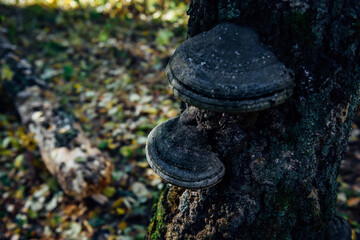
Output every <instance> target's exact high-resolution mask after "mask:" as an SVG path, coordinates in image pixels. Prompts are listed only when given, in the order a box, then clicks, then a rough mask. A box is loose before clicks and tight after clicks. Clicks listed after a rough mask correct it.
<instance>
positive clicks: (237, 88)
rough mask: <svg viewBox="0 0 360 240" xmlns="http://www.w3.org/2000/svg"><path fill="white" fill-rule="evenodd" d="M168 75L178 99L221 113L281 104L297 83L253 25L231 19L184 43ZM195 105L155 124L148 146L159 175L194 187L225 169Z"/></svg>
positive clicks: (202, 185)
mask: <svg viewBox="0 0 360 240" xmlns="http://www.w3.org/2000/svg"><path fill="white" fill-rule="evenodd" d="M166 76H167V79H168V82H169V86H170V88H171V90H172V91H173V92H174V94H175V96H177V97H178V98H179V99H180V100H182V101H184V102H185V103H187V104H189V105H190V106H195V107H197V108H200V109H204V110H208V111H213V112H221V113H226V112H232V113H241V112H256V111H260V110H264V109H268V108H270V107H273V106H276V105H279V104H281V103H283V102H284V101H285V100H287V99H288V98H289V97H290V96H291V95H292V93H293V87H294V85H295V84H294V81H293V78H292V76H291V71H290V70H289V69H287V68H286V67H285V66H284V64H283V63H281V62H279V61H278V59H277V58H276V57H275V55H274V54H273V53H272V52H271V51H270V50H268V49H267V48H266V47H265V46H264V45H263V44H262V43H261V42H260V40H259V36H258V35H257V34H256V33H255V32H254V31H253V30H251V29H250V28H247V27H241V26H238V25H235V24H231V23H221V24H219V25H217V26H216V27H214V28H213V29H211V30H210V31H208V32H203V33H201V34H199V35H197V36H195V37H193V38H190V39H188V40H186V41H185V42H183V43H182V44H181V45H180V46H179V47H178V48H177V49H176V51H175V53H174V55H173V56H172V58H171V59H170V61H169V64H168V65H167V67H166ZM195 107H190V108H187V109H186V110H185V111H184V112H183V113H182V114H181V116H180V117H176V118H173V119H170V120H168V121H166V122H164V123H162V124H160V125H158V126H157V127H156V128H154V129H153V130H152V132H151V133H150V135H149V137H148V141H147V146H146V154H147V160H148V162H149V164H150V166H151V167H152V168H153V169H154V171H155V172H156V173H157V174H159V175H160V177H162V178H163V179H164V180H166V181H167V182H169V183H171V184H174V185H177V186H180V187H184V188H190V189H196V188H205V187H209V186H212V185H214V184H216V183H217V182H219V181H220V180H221V178H222V177H223V175H224V172H225V171H224V165H223V163H222V162H221V160H220V159H219V158H218V156H217V154H216V151H215V150H214V149H212V147H211V146H210V143H209V141H208V138H207V135H206V131H205V132H204V131H202V130H201V128H199V127H197V123H196V119H195V114H193V113H192V112H194V111H196V110H194V109H196V108H195ZM199 129H200V130H199Z"/></svg>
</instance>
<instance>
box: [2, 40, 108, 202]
mask: <svg viewBox="0 0 360 240" xmlns="http://www.w3.org/2000/svg"><path fill="white" fill-rule="evenodd" d="M15 51H16V47H15V46H13V45H11V44H9V43H8V42H7V40H6V38H5V37H4V36H2V35H1V34H0V64H2V66H6V67H3V69H6V68H7V69H9V70H10V72H11V73H10V74H9V73H8V74H4V73H3V75H2V74H1V72H0V79H2V81H3V82H2V86H1V87H2V88H3V89H4V90H5V91H6V93H7V94H8V95H9V96H10V97H11V98H12V100H13V101H14V103H15V107H16V110H17V112H18V113H19V115H20V117H21V120H22V122H23V124H24V125H25V126H27V127H28V129H29V131H30V132H31V133H33V134H34V138H35V140H36V142H37V145H38V147H39V150H40V154H41V157H42V160H43V161H44V163H45V165H46V167H47V169H48V170H49V172H50V173H51V174H52V175H54V176H55V177H56V179H57V181H58V183H59V185H60V186H61V188H62V189H63V190H64V192H65V193H66V194H68V195H69V196H72V197H74V198H76V199H83V198H86V197H89V196H93V198H94V199H95V200H96V201H99V202H103V201H105V199H104V196H103V197H101V196H99V195H97V196H94V195H96V194H98V193H100V192H101V191H102V190H103V189H104V188H105V187H106V186H107V185H108V184H109V183H110V180H111V173H112V164H111V161H110V159H109V157H107V156H106V154H104V153H102V152H101V151H100V150H99V149H98V148H96V147H94V146H93V145H92V144H91V142H90V140H89V139H88V138H87V137H86V136H85V134H84V133H83V131H82V129H81V126H80V124H79V123H78V122H77V121H76V119H75V117H74V116H72V115H71V114H69V113H67V112H66V111H64V110H63V109H61V107H60V106H59V103H58V101H57V96H56V94H55V93H54V92H52V91H50V90H49V89H46V85H45V84H44V83H43V82H42V81H40V80H39V79H38V78H37V77H36V76H35V75H34V74H33V72H32V68H31V65H30V64H29V63H27V62H26V61H25V60H24V59H21V58H20V57H18V56H17V54H16V52H15ZM0 69H1V68H0Z"/></svg>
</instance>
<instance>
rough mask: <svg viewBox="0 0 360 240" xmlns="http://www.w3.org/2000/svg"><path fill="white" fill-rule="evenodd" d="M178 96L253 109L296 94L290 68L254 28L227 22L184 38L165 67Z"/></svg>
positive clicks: (203, 104) (204, 104) (210, 106)
mask: <svg viewBox="0 0 360 240" xmlns="http://www.w3.org/2000/svg"><path fill="white" fill-rule="evenodd" d="M166 76H167V79H168V81H169V86H170V88H171V89H172V91H173V92H174V94H175V95H176V96H177V97H178V98H180V99H181V100H182V101H184V102H186V103H188V104H190V105H194V106H196V107H199V108H202V109H207V110H211V111H218V112H252V111H259V110H263V109H267V108H270V107H271V106H274V105H278V104H281V103H283V102H284V101H285V100H286V99H288V98H289V97H290V96H291V95H292V92H293V91H292V89H293V87H294V81H293V79H292V76H291V71H290V70H288V69H287V68H286V67H285V66H284V64H283V63H281V62H279V61H278V59H277V58H276V57H275V55H274V54H273V53H272V52H271V51H270V50H268V49H267V48H266V47H265V46H264V45H263V44H261V42H260V40H259V36H258V35H257V34H256V33H255V32H254V31H253V30H251V29H250V28H247V27H241V26H238V25H235V24H231V23H222V24H219V25H217V26H216V27H214V28H213V29H211V30H210V31H208V32H203V33H200V34H198V35H197V36H195V37H193V38H190V39H188V40H186V41H185V42H183V43H182V44H181V45H180V46H179V47H178V48H177V49H176V51H175V53H174V55H173V56H172V58H171V59H170V61H169V64H168V65H167V67H166Z"/></svg>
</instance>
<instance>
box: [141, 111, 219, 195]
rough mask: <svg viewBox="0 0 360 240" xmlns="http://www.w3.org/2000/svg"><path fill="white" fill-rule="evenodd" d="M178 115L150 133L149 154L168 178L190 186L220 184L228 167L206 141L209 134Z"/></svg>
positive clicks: (181, 184) (151, 163) (150, 158)
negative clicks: (225, 166)
mask: <svg viewBox="0 0 360 240" xmlns="http://www.w3.org/2000/svg"><path fill="white" fill-rule="evenodd" d="M184 116H186V112H184V114H183V115H181V116H180V117H175V118H172V119H169V120H167V121H166V122H163V123H161V124H160V125H158V126H157V127H156V128H154V129H153V130H152V131H151V133H150V135H149V136H148V141H147V145H146V157H147V159H148V162H149V164H150V166H151V167H152V168H153V169H154V170H155V172H156V173H157V174H159V176H160V177H162V178H163V179H164V180H165V181H167V182H169V183H171V184H174V185H177V186H180V187H183V188H190V189H197V188H205V187H209V186H212V185H214V184H216V183H218V182H219V181H220V180H221V178H222V176H223V175H224V173H225V168H224V165H223V164H222V162H221V161H220V160H219V159H218V157H217V156H216V154H215V153H214V152H212V151H211V149H210V146H209V145H207V144H206V136H204V135H203V134H201V133H199V132H198V131H196V129H195V128H196V126H193V125H191V124H187V123H184V121H183V120H182V118H184Z"/></svg>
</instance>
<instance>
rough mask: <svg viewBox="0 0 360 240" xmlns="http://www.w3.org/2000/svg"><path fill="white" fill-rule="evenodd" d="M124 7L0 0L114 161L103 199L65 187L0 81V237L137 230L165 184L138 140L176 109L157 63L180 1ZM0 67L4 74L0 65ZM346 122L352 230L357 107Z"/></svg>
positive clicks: (357, 213)
mask: <svg viewBox="0 0 360 240" xmlns="http://www.w3.org/2000/svg"><path fill="white" fill-rule="evenodd" d="M133 2H137V1H133ZM169 2H170V1H169ZM174 2H177V1H174ZM127 7H128V9H127V11H123V12H121V11H120V12H117V13H116V17H115V15H114V16H112V14H111V13H110V14H104V13H101V12H99V9H96V10H97V11H95V9H93V10H91V9H77V10H66V11H65V10H59V9H53V8H46V7H42V6H40V5H34V6H31V7H25V8H18V7H9V6H5V5H0V31H3V32H6V36H7V37H8V39H9V40H10V41H11V43H13V44H15V45H16V46H18V47H19V53H20V54H21V56H23V57H25V58H26V59H27V60H28V62H29V63H31V65H33V68H34V72H35V74H36V75H37V76H39V77H40V78H41V79H42V80H43V81H45V82H46V83H47V85H48V86H49V87H50V88H51V89H52V90H53V91H55V92H56V93H57V94H58V96H59V101H60V103H61V106H62V108H63V109H65V110H66V111H69V112H71V113H72V114H74V115H75V116H76V117H77V119H78V120H79V121H80V123H81V125H82V128H83V129H84V131H85V132H86V134H87V136H89V137H90V139H91V141H92V142H93V143H94V144H95V145H96V146H98V147H99V148H100V149H101V150H102V151H103V152H105V153H106V154H108V155H109V156H110V157H111V159H112V162H113V164H114V165H115V169H114V171H113V174H112V182H111V184H110V185H109V186H108V187H107V188H105V189H104V191H103V192H102V194H103V195H104V196H106V197H107V198H108V202H107V203H106V204H104V205H100V204H99V203H97V202H95V201H93V200H92V199H86V200H84V201H75V200H74V199H72V198H70V197H68V196H66V195H64V194H63V192H62V191H61V189H60V188H59V186H58V184H57V183H56V181H55V179H54V178H53V177H52V176H51V175H50V173H49V172H48V171H47V169H46V167H45V166H44V164H43V163H42V161H41V158H40V154H39V152H38V149H37V148H36V145H35V142H34V140H33V138H32V136H31V135H29V134H28V133H27V130H26V129H25V128H24V127H23V126H22V125H21V122H20V119H19V117H18V116H17V114H16V112H15V110H14V108H13V107H12V104H11V100H10V99H7V97H6V94H5V93H4V92H3V91H1V87H0V99H1V100H0V219H1V221H0V239H10V238H11V239H13V240H16V239H28V238H33V239H90V238H91V239H99V240H100V239H120V238H121V239H122V240H123V239H125V240H127V239H143V238H144V236H145V233H146V227H147V225H148V223H149V221H150V217H151V207H152V204H153V202H154V201H156V198H157V196H158V194H159V192H160V191H161V189H162V188H163V187H164V183H163V182H162V181H161V179H160V178H159V177H158V176H157V175H156V174H155V173H154V172H153V171H152V170H151V169H150V168H149V166H148V164H147V162H146V159H145V152H144V147H145V141H146V136H147V134H148V133H149V131H150V130H151V129H152V128H153V127H154V126H156V125H157V124H158V123H160V122H162V121H164V120H165V119H168V118H170V117H173V116H176V115H178V114H179V104H178V102H177V101H176V99H175V98H174V97H173V96H172V95H171V94H170V91H169V90H168V88H167V84H166V80H165V75H164V72H163V70H164V68H165V66H166V63H167V61H168V59H169V58H170V56H171V55H172V53H173V52H174V50H175V48H176V47H177V46H178V44H179V43H180V42H182V41H183V40H184V39H185V38H186V19H187V17H186V15H185V12H186V5H185V4H184V3H174V4H170V5H167V6H165V7H166V8H164V9H162V10H161V12H158V11H155V10H153V11H152V12H151V14H150V15H149V14H148V13H147V12H144V11H145V10H144V8H142V5H141V4H140V5H138V6H137V5H136V4H134V5H131V4H130V5H129V6H127ZM163 7H164V6H163ZM0 73H1V74H0V75H2V76H11V70H10V69H9V68H8V67H7V66H6V65H0ZM4 80H6V79H1V80H0V82H1V81H4ZM353 127H354V130H353V134H352V136H351V137H350V144H349V147H348V148H349V149H348V152H347V153H346V156H345V158H346V159H345V161H344V163H343V165H342V167H341V177H339V194H338V213H339V214H341V215H342V216H344V217H345V218H346V219H347V220H348V221H349V222H350V223H351V225H352V227H353V231H354V236H355V232H356V233H357V234H358V237H360V235H359V234H360V164H359V162H360V142H359V141H360V130H359V127H360V115H359V116H358V117H357V119H356V121H355V123H354V125H353ZM354 239H355V238H354ZM359 239H360V238H359Z"/></svg>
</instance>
